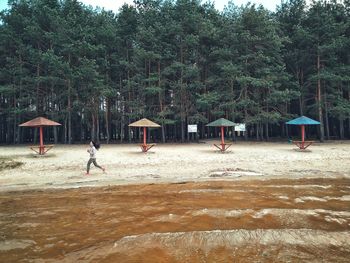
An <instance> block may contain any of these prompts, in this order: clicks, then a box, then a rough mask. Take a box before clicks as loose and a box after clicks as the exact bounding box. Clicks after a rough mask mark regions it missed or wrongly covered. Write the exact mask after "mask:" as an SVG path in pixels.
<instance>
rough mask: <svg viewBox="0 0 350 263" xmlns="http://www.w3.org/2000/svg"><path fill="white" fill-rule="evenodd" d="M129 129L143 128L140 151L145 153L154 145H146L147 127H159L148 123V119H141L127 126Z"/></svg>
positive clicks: (153, 123)
mask: <svg viewBox="0 0 350 263" xmlns="http://www.w3.org/2000/svg"><path fill="white" fill-rule="evenodd" d="M129 127H138V128H143V144H142V145H141V149H142V151H143V152H147V151H148V150H149V149H151V148H152V147H153V146H154V144H147V143H146V132H147V127H148V128H159V127H160V125H159V124H157V123H155V122H153V121H150V120H149V119H146V118H143V119H141V120H139V121H135V122H133V123H131V124H129Z"/></svg>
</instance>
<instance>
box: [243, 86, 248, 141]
mask: <svg viewBox="0 0 350 263" xmlns="http://www.w3.org/2000/svg"><path fill="white" fill-rule="evenodd" d="M247 98H248V88H247V87H245V90H244V99H245V100H247ZM247 119H248V110H247V106H244V122H245V123H246V127H245V132H244V140H246V141H247V140H248V126H247Z"/></svg>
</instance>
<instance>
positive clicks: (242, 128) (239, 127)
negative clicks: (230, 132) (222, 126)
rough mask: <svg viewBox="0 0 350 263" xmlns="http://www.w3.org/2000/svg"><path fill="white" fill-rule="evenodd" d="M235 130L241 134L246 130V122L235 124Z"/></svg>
mask: <svg viewBox="0 0 350 263" xmlns="http://www.w3.org/2000/svg"><path fill="white" fill-rule="evenodd" d="M235 132H238V136H241V132H245V123H237V124H236V126H235Z"/></svg>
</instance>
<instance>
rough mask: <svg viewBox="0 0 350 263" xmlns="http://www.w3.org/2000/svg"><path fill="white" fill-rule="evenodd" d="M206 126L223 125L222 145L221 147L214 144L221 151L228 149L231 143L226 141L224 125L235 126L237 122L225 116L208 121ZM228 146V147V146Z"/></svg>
mask: <svg viewBox="0 0 350 263" xmlns="http://www.w3.org/2000/svg"><path fill="white" fill-rule="evenodd" d="M206 126H209V127H221V144H220V145H221V147H219V146H218V145H216V144H214V145H215V147H217V148H219V150H220V151H222V152H224V151H226V150H227V149H228V148H229V147H230V146H231V144H226V143H225V138H224V127H232V126H235V123H234V122H232V121H229V120H227V119H224V118H220V119H218V120H216V121H213V122H211V123H208V124H207V125H206ZM226 146H227V147H226Z"/></svg>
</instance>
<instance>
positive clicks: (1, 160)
mask: <svg viewBox="0 0 350 263" xmlns="http://www.w3.org/2000/svg"><path fill="white" fill-rule="evenodd" d="M21 165H23V162H19V161H14V160H13V159H11V158H8V157H0V171H2V170H9V169H14V168H17V167H20V166H21Z"/></svg>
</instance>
